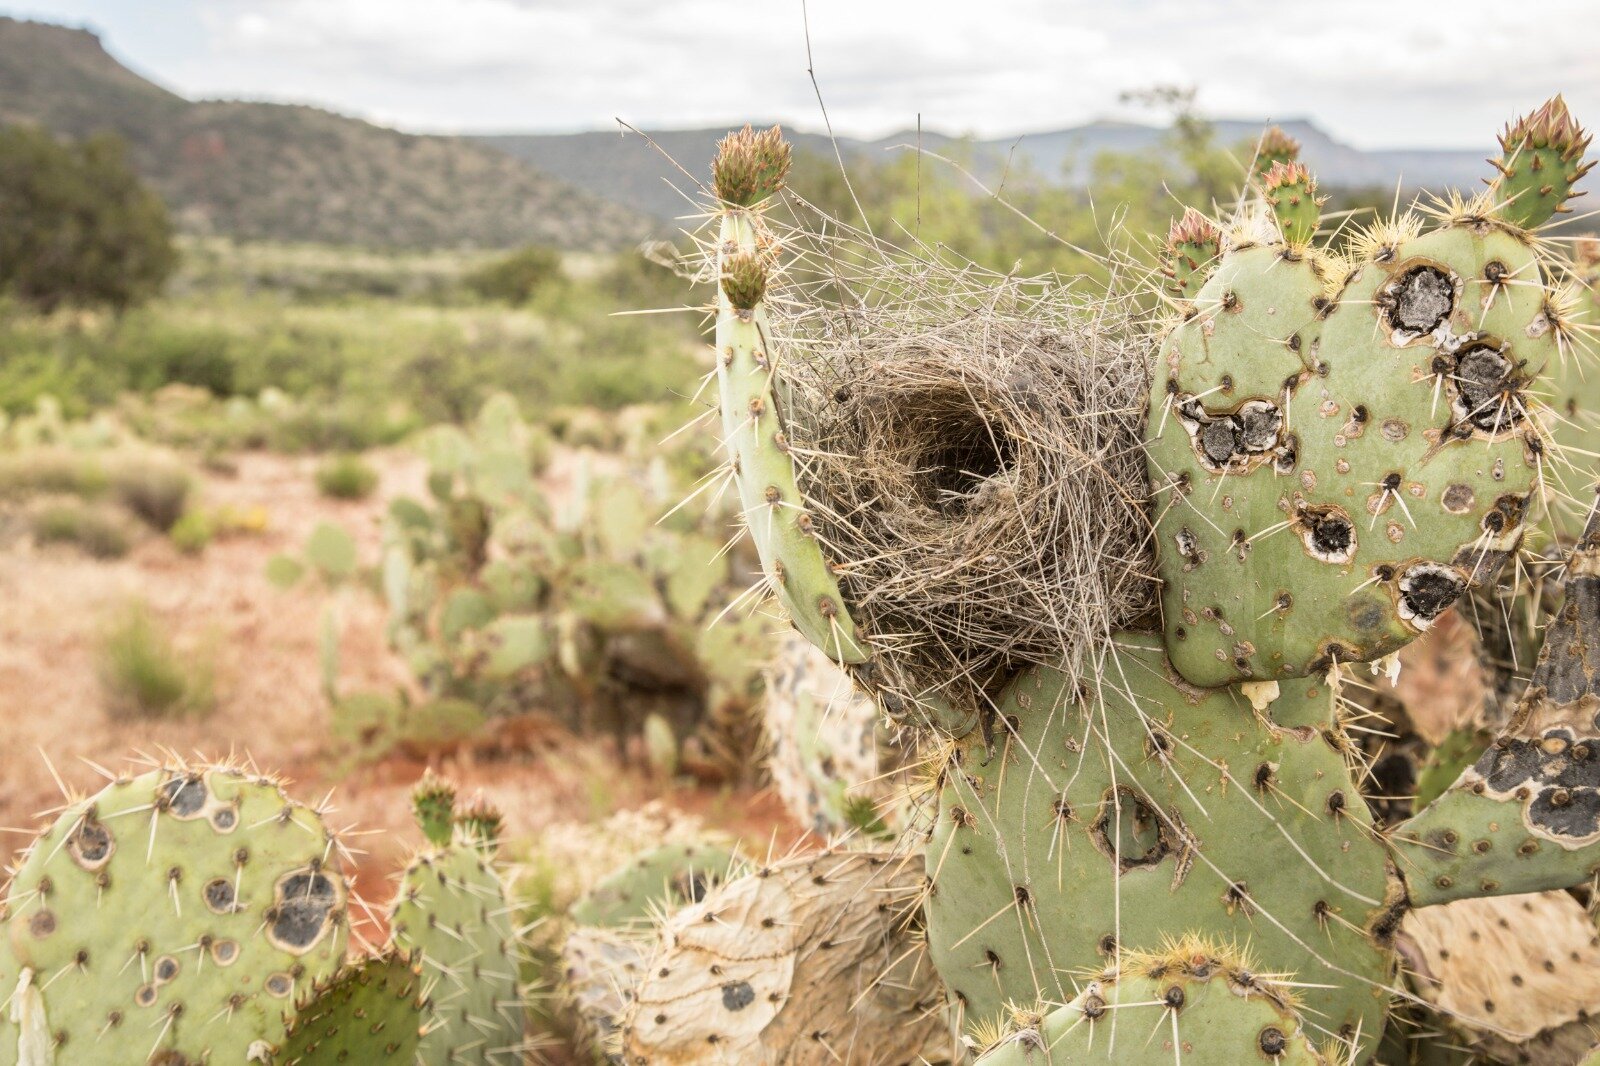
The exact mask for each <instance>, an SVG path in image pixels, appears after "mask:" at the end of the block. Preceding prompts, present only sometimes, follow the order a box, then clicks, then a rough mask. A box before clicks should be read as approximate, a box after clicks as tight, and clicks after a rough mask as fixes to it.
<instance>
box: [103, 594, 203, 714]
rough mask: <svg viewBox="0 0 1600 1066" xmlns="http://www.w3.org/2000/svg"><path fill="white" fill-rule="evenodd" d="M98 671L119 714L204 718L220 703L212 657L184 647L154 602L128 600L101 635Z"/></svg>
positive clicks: (112, 709)
mask: <svg viewBox="0 0 1600 1066" xmlns="http://www.w3.org/2000/svg"><path fill="white" fill-rule="evenodd" d="M98 650H99V661H98V663H97V672H98V674H99V678H100V685H101V688H102V690H103V692H104V694H105V700H106V710H107V711H108V712H109V713H110V714H111V715H112V716H113V717H116V718H198V717H203V716H204V715H206V714H209V713H210V712H211V711H213V710H214V709H215V708H216V702H217V701H216V686H215V678H214V672H213V669H212V666H211V662H210V660H209V658H208V657H207V656H204V655H198V656H197V655H193V654H187V653H184V652H180V650H179V649H178V648H177V646H176V645H174V644H173V642H172V639H171V638H170V637H169V636H168V635H167V634H166V633H165V632H163V631H162V629H161V628H160V626H159V625H158V624H157V622H156V620H155V617H154V616H153V614H152V613H151V611H150V608H149V606H148V605H146V604H144V603H143V602H140V601H137V600H135V601H132V602H130V603H128V604H126V605H125V606H124V607H123V608H122V609H121V610H120V611H119V612H118V613H117V615H116V616H115V617H114V618H113V619H112V620H111V622H110V623H109V624H108V625H107V626H106V629H105V631H104V633H102V635H101V639H100V646H99V649H98Z"/></svg>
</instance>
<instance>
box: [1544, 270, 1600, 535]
mask: <svg viewBox="0 0 1600 1066" xmlns="http://www.w3.org/2000/svg"><path fill="white" fill-rule="evenodd" d="M1578 259H1579V274H1578V279H1577V285H1576V287H1575V288H1574V289H1573V290H1572V292H1571V294H1570V297H1569V298H1567V299H1564V300H1563V299H1555V300H1551V301H1549V304H1550V306H1549V307H1548V309H1547V312H1546V317H1547V318H1549V319H1550V320H1551V321H1552V323H1554V324H1555V328H1556V329H1557V330H1558V331H1560V337H1559V343H1558V348H1559V356H1558V358H1557V359H1555V360H1554V361H1553V362H1552V363H1551V364H1550V365H1549V367H1547V368H1546V374H1547V377H1548V379H1549V384H1548V389H1549V392H1550V407H1551V409H1552V410H1553V412H1554V415H1555V418H1554V422H1553V424H1552V426H1551V436H1553V437H1554V438H1555V442H1556V446H1557V449H1558V450H1561V449H1565V450H1566V458H1565V459H1563V458H1562V457H1561V456H1559V455H1558V456H1556V457H1553V458H1552V461H1551V462H1549V463H1547V464H1546V466H1545V475H1546V477H1547V478H1549V480H1550V482H1551V486H1550V491H1549V493H1548V495H1549V498H1550V505H1551V506H1550V524H1551V527H1552V532H1554V533H1556V534H1557V535H1559V536H1561V537H1563V538H1567V539H1569V540H1570V539H1574V538H1576V537H1578V536H1579V535H1580V534H1581V533H1582V532H1583V524H1584V522H1585V521H1587V519H1588V517H1589V511H1590V510H1591V509H1592V508H1593V507H1594V505H1595V493H1596V491H1597V489H1600V470H1597V469H1596V463H1595V458H1594V457H1595V455H1596V454H1597V453H1600V341H1597V340H1596V339H1595V336H1596V331H1597V330H1600V241H1591V242H1589V243H1587V244H1584V245H1581V246H1580V247H1579V249H1578Z"/></svg>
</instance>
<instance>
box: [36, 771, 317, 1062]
mask: <svg viewBox="0 0 1600 1066" xmlns="http://www.w3.org/2000/svg"><path fill="white" fill-rule="evenodd" d="M338 854H339V852H338V844H337V842H336V841H335V840H334V838H333V836H332V834H331V833H330V832H329V830H328V828H327V827H326V826H325V825H324V824H323V822H322V820H321V818H320V817H318V815H317V814H316V813H315V812H314V811H312V810H310V809H308V808H306V807H302V806H300V805H298V804H296V803H294V802H293V801H291V800H290V799H289V798H288V796H286V795H285V794H284V793H283V791H282V790H281V789H280V788H279V787H278V785H277V783H276V782H275V781H273V780H271V779H268V778H264V777H258V776H254V775H250V774H247V773H246V772H244V771H243V770H240V769H236V768H233V767H227V766H195V767H189V766H171V767H166V768H162V769H159V770H154V771H151V772H149V773H145V774H142V775H140V776H138V777H134V778H131V779H121V780H118V781H116V782H114V783H113V784H110V785H108V786H106V788H104V789H103V790H101V791H100V792H99V793H98V794H97V795H95V796H92V797H90V798H89V799H86V800H80V801H78V802H75V803H73V804H71V805H70V806H68V807H67V809H66V810H65V811H64V812H63V813H62V814H61V815H60V816H59V817H58V818H57V819H56V822H55V824H54V825H53V826H52V827H51V828H50V829H49V830H47V831H46V832H45V833H44V835H42V836H41V837H40V838H39V839H38V840H36V841H35V842H34V843H33V844H32V845H31V846H30V848H29V850H28V853H27V855H26V856H25V857H24V859H23V860H22V863H21V866H20V868H19V869H18V871H17V875H16V877H15V879H14V880H13V881H12V883H11V886H10V889H9V892H8V896H7V907H8V910H9V915H10V917H9V918H8V920H7V922H6V925H5V930H4V931H5V934H6V936H7V939H8V943H9V948H10V952H11V953H12V954H14V957H15V960H16V965H17V966H19V967H23V968H25V970H26V972H27V973H28V974H29V975H30V979H29V981H28V983H27V986H26V987H18V986H19V982H18V981H15V980H13V982H12V984H13V987H12V988H8V989H7V995H8V996H9V995H11V993H12V992H13V991H14V990H15V991H16V993H17V995H18V996H19V997H20V1003H19V1007H20V1009H21V1012H22V1015H23V1018H22V1030H23V1039H24V1040H27V1039H29V1034H30V1033H33V1034H40V1033H42V1034H47V1035H48V1037H49V1042H50V1045H51V1046H52V1047H53V1053H54V1057H53V1059H50V1060H48V1061H51V1062H52V1063H53V1064H54V1066H73V1064H75V1063H83V1064H85V1066H88V1064H94V1066H108V1064H115V1063H130V1064H142V1063H145V1062H147V1061H149V1062H160V1063H171V1064H177V1063H200V1062H213V1063H223V1062H244V1061H246V1058H247V1056H248V1055H250V1054H251V1053H252V1051H253V1050H255V1051H256V1052H258V1053H259V1051H260V1049H263V1048H271V1047H273V1046H276V1045H277V1044H279V1043H280V1042H281V1041H282V1039H283V1036H284V1022H283V1018H284V1017H285V1015H286V1014H288V1013H289V1010H290V1007H291V1006H292V1004H293V1003H294V1002H295V999H296V997H297V996H304V995H306V994H307V993H308V992H309V991H310V990H311V988H312V987H313V986H314V985H315V984H316V983H317V982H319V981H322V980H325V979H326V978H328V977H330V976H332V974H333V973H334V972H335V971H336V970H337V969H338V968H339V965H340V964H341V963H342V961H343V959H344V947H345V940H346V935H347V932H348V928H347V923H346V914H345V905H346V898H347V889H346V887H345V882H344V878H343V876H342V875H341V874H340V873H339V870H338V868H337V862H338ZM4 976H6V977H8V978H9V977H11V976H12V975H11V974H5V975H4ZM35 1038H36V1037H35ZM40 1061H45V1060H40Z"/></svg>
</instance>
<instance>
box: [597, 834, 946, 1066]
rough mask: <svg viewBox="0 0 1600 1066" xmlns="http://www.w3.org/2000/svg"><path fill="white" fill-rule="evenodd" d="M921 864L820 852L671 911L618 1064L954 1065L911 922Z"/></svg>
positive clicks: (879, 855) (938, 998)
mask: <svg viewBox="0 0 1600 1066" xmlns="http://www.w3.org/2000/svg"><path fill="white" fill-rule="evenodd" d="M920 882H921V869H920V868H919V865H918V864H917V862H916V861H915V859H914V857H907V856H905V855H896V854H892V853H889V852H850V851H843V852H825V853H822V854H818V855H807V856H802V857H798V858H792V859H787V860H784V861H782V862H777V863H773V864H772V865H770V866H765V867H762V868H760V869H757V870H756V871H754V872H753V873H750V874H748V875H746V876H744V877H741V878H738V879H736V880H733V881H730V882H728V883H727V884H725V885H723V886H721V887H720V888H718V889H716V890H715V891H713V892H711V893H710V894H709V895H707V896H706V898H705V899H704V900H702V901H701V902H699V903H698V904H695V905H693V906H690V907H686V908H684V909H683V910H681V911H679V912H678V913H677V914H675V915H673V916H672V917H671V918H670V919H669V920H668V921H667V924H666V926H665V928H664V929H663V932H662V942H661V945H660V947H659V948H658V949H657V951H656V954H655V955H654V957H653V958H652V959H651V960H650V965H649V967H648V969H647V975H646V977H645V979H644V980H643V981H642V982H641V983H640V985H639V987H638V988H637V990H636V992H635V1001H634V1002H633V1003H632V1004H631V1006H630V1007H629V1010H628V1014H627V1016H626V1020H625V1022H624V1026H623V1042H622V1048H623V1058H624V1061H625V1062H626V1063H627V1064H628V1066H699V1064H704V1066H721V1064H723V1063H730V1062H738V1063H748V1064H750V1066H807V1064H816V1066H824V1064H833V1063H839V1062H859V1063H869V1062H871V1063H917V1062H927V1063H935V1064H936V1063H949V1062H955V1061H959V1058H958V1057H956V1049H955V1047H954V1043H953V1037H952V1036H951V1034H950V1031H949V1028H948V1023H947V1022H946V1020H945V1017H944V1011H943V1010H942V1009H941V1008H942V995H943V993H942V991H941V989H940V988H939V982H938V978H937V976H936V975H935V974H934V972H933V969H932V967H931V966H929V965H928V961H927V957H926V953H925V951H924V950H923V945H922V944H921V942H920V939H919V936H918V931H917V926H918V918H917V890H918V887H919V885H920Z"/></svg>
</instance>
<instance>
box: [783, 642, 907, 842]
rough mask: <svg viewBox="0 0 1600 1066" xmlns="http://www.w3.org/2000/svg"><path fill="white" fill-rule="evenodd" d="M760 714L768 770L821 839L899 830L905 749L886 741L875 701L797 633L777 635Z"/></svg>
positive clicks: (786, 799) (798, 814) (789, 804)
mask: <svg viewBox="0 0 1600 1066" xmlns="http://www.w3.org/2000/svg"><path fill="white" fill-rule="evenodd" d="M763 716H764V724H765V727H766V735H767V770H768V772H769V773H770V774H771V775H772V784H773V788H774V789H776V790H777V793H778V795H779V797H780V798H781V799H782V800H783V803H784V806H785V807H787V808H788V810H789V813H790V814H791V815H792V816H794V818H795V820H796V821H798V822H799V823H800V824H801V825H803V826H805V827H806V828H807V829H809V830H811V831H812V832H814V833H818V834H820V835H822V836H824V837H826V836H828V835H830V834H841V833H848V832H852V831H864V832H867V833H871V834H876V835H886V834H888V833H890V832H892V831H893V830H894V829H896V828H898V827H899V825H900V824H901V822H902V820H903V815H904V813H905V811H904V808H905V806H906V804H905V803H904V802H903V801H904V800H905V799H906V798H907V794H908V786H909V784H910V782H909V780H908V776H907V773H906V772H905V764H906V763H907V762H908V761H909V758H908V756H907V753H906V751H905V749H904V747H903V746H902V745H900V744H896V743H894V742H892V741H891V740H890V739H889V736H888V735H887V729H886V727H885V723H884V722H883V721H882V715H881V714H880V712H879V710H878V706H877V704H876V703H875V702H874V701H873V700H872V699H871V698H870V697H868V696H867V695H866V694H865V693H863V692H861V691H859V690H858V689H857V688H856V687H855V683H854V682H853V681H852V680H851V679H850V675H848V674H846V673H845V672H844V671H843V670H841V669H840V668H839V667H838V666H836V665H834V663H833V660H831V659H829V658H828V656H827V654H826V653H825V652H823V651H821V650H820V649H818V648H816V647H813V646H812V644H811V643H810V642H809V641H807V640H806V639H805V638H804V637H802V636H800V635H799V634H798V633H792V632H791V633H786V634H784V635H783V636H782V637H781V638H780V639H779V643H778V649H777V652H776V653H775V654H774V655H773V658H772V662H771V665H770V666H769V667H768V670H767V685H766V700H765V701H764V703H763ZM907 743H914V741H908V742H907Z"/></svg>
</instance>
